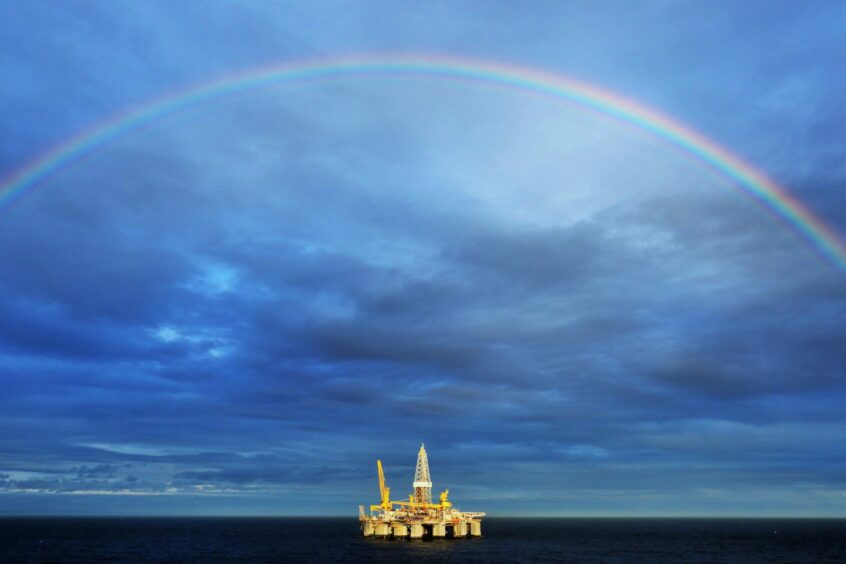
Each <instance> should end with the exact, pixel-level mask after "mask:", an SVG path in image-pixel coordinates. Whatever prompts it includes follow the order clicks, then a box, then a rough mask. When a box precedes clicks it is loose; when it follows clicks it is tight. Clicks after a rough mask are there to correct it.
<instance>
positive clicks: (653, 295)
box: [0, 0, 846, 517]
mask: <svg viewBox="0 0 846 564" xmlns="http://www.w3.org/2000/svg"><path fill="white" fill-rule="evenodd" d="M0 20H2V21H3V22H5V25H3V26H0V178H2V179H3V180H0V186H3V187H4V188H7V187H8V185H9V182H11V180H10V179H12V178H13V176H14V175H16V174H17V173H19V172H20V171H22V170H25V169H26V167H31V166H32V164H31V163H37V162H44V159H47V158H48V157H45V155H48V154H49V152H50V151H51V150H53V149H55V148H56V147H58V146H60V145H62V144H63V143H67V142H69V141H71V140H73V139H79V138H80V137H79V136H80V135H82V134H85V133H86V132H88V133H91V132H96V131H98V129H97V128H99V127H103V126H104V124H108V123H115V120H116V119H119V118H116V117H115V116H121V115H126V112H127V111H130V110H131V109H133V108H135V109H137V108H145V107H149V106H150V104H151V103H152V101H153V100H157V99H162V97H166V96H169V95H170V96H172V95H174V93H178V92H183V91H186V90H187V89H191V88H194V87H196V86H197V85H200V84H204V83H209V82H211V81H215V80H220V79H223V78H225V77H232V76H235V75H237V74H239V73H244V72H248V71H250V69H261V68H267V67H268V66H271V65H280V64H299V63H302V62H304V61H310V60H318V59H325V58H333V57H348V56H353V55H356V56H363V57H368V56H373V55H378V56H389V55H404V56H415V57H452V58H454V59H459V60H468V59H473V60H484V61H487V62H488V63H490V64H494V65H504V64H507V65H511V66H512V67H517V68H520V69H534V70H538V71H543V72H545V73H548V74H551V75H557V76H562V77H569V78H572V79H576V80H579V81H582V82H584V83H587V84H591V85H594V86H595V87H596V88H599V89H602V90H605V91H609V92H612V93H614V94H615V95H617V96H622V97H624V98H626V99H629V100H633V101H636V102H637V103H639V104H642V105H644V106H647V107H649V108H652V109H654V110H655V111H657V112H659V113H661V114H663V115H665V116H667V117H668V119H671V120H673V121H674V122H678V123H683V124H685V125H686V126H687V127H689V128H690V129H691V130H693V131H696V132H698V133H699V134H701V135H703V136H705V137H707V138H709V139H711V140H712V141H713V142H714V143H716V144H717V145H719V146H721V147H723V148H724V149H725V150H727V151H729V152H731V153H733V154H735V155H737V156H738V157H739V158H741V159H743V160H745V161H746V162H748V163H751V164H752V165H754V166H755V167H756V168H757V169H758V170H760V171H762V172H763V173H765V174H766V175H768V176H769V177H770V178H771V179H773V180H774V181H775V182H777V183H778V184H779V185H781V186H783V187H785V189H786V190H787V191H788V192H789V194H791V195H792V196H793V198H795V199H796V200H797V201H799V202H801V203H802V205H803V206H805V207H807V209H808V210H809V211H810V212H811V213H812V214H814V215H815V216H816V217H817V219H818V220H819V221H821V222H822V223H823V224H825V225H827V226H828V227H829V228H830V229H831V231H832V233H833V234H834V235H833V236H834V237H837V238H840V240H842V238H843V237H844V236H846V192H844V190H843V185H844V180H846V165H844V163H846V140H844V138H843V135H842V132H843V131H844V130H846V74H844V73H843V72H842V61H843V60H844V59H846V27H844V26H843V25H842V22H843V21H846V5H845V4H843V3H842V2H825V1H819V2H813V3H806V2H794V1H775V2H773V1H748V2H742V3H737V2H730V1H718V2H707V3H706V2H676V1H672V0H654V1H647V2H610V1H598V2H540V1H537V2H535V1H531V2H522V3H519V4H517V3H507V2H496V1H494V2H461V1H451V2H440V1H432V2H419V3H397V2H377V1H356V2H347V1H337V2H336V1H321V2H255V1H245V2H238V1H215V2H207V1H194V0H184V1H180V2H166V1H149V2H132V3H130V2H107V1H101V0H88V1H71V0H69V1H66V2H47V1H36V2H17V1H14V0H0ZM39 159H41V160H39ZM845 336H846V271H844V269H843V268H842V267H839V266H838V265H837V264H836V263H835V262H834V261H832V260H831V258H830V257H827V256H825V255H823V254H821V253H820V252H819V250H818V249H817V248H815V247H814V245H812V244H811V243H810V242H809V241H808V239H807V238H806V237H803V236H802V235H801V234H800V233H799V232H798V231H797V229H796V226H795V225H793V224H791V223H790V222H789V221H787V220H785V218H784V217H781V216H779V215H778V214H776V213H775V212H774V211H773V210H772V209H770V208H768V207H767V206H765V205H763V204H762V203H761V202H760V201H758V200H756V199H755V198H753V197H751V196H750V195H749V193H748V190H747V189H745V188H744V187H743V186H739V185H738V183H737V182H736V181H733V180H731V179H729V178H728V177H727V176H726V175H725V174H721V173H720V172H719V171H717V170H715V169H714V168H713V167H712V166H710V165H709V164H707V163H706V162H704V161H703V159H702V158H700V157H698V156H697V155H696V154H694V153H692V152H690V151H686V150H684V149H682V148H680V147H679V146H678V145H674V144H673V143H670V142H668V141H667V140H666V139H662V138H661V137H660V136H657V135H655V133H654V132H650V131H648V130H647V129H645V128H643V127H639V126H637V125H633V124H632V123H626V122H624V121H623V120H620V119H618V118H615V117H613V116H610V115H608V114H607V113H603V112H598V111H595V110H591V109H589V108H587V107H585V106H584V105H579V104H574V103H572V102H568V101H566V100H563V99H561V98H560V97H555V96H544V95H540V94H538V93H537V92H532V91H530V90H528V89H525V88H515V87H505V86H503V85H496V84H493V83H489V82H487V83H486V82H482V81H478V80H475V81H474V80H466V79H460V78H445V77H443V76H435V75H432V74H426V73H405V74H401V73H393V74H392V73H383V74H380V75H372V74H370V75H368V74H366V73H354V72H353V73H347V74H344V75H326V76H322V77H314V78H313V79H310V80H293V81H287V82H270V83H267V84H264V85H261V86H257V87H254V88H249V89H242V90H241V91H238V92H234V93H231V94H228V95H221V96H217V97H214V98H211V99H207V100H204V101H199V102H197V103H193V104H190V105H184V106H183V107H179V108H176V109H175V110H174V111H171V112H169V113H166V114H164V115H161V116H158V117H155V118H150V119H148V120H146V121H145V122H144V123H142V124H140V126H138V127H135V128H131V129H126V130H124V131H119V132H118V134H116V135H114V136H112V137H110V138H109V139H106V140H103V142H101V143H98V144H96V145H93V146H91V147H90V148H86V149H85V150H84V151H83V150H81V151H80V152H79V154H78V155H77V156H76V157H75V158H73V159H70V160H68V161H67V162H62V163H59V164H58V165H57V166H56V167H55V169H53V170H51V171H50V173H49V174H45V175H42V176H41V177H39V178H37V179H36V180H35V181H34V182H33V184H32V186H29V187H27V189H26V190H24V191H23V192H22V193H21V194H19V195H18V196H17V197H16V198H14V199H12V198H7V199H6V200H0V514H3V515H349V516H355V515H356V514H357V506H358V504H370V503H376V502H377V501H378V487H377V482H376V468H375V467H376V464H375V462H376V459H377V458H379V459H381V460H382V462H383V464H384V467H385V473H386V477H387V481H388V485H389V486H390V487H391V488H392V492H394V495H395V497H397V498H402V497H405V496H407V495H408V493H410V491H411V481H412V478H413V473H414V464H415V461H416V453H417V449H418V448H419V446H420V444H421V443H422V442H425V444H426V448H427V451H428V453H429V461H430V465H431V474H432V479H433V482H434V488H435V490H436V492H439V491H441V490H442V489H446V488H449V490H450V497H451V499H452V500H453V501H454V503H455V504H456V505H457V506H458V507H459V508H461V509H464V510H473V511H485V512H487V513H488V514H489V515H492V516H493V515H539V516H543V515H562V516H619V515H631V516H656V515H666V516H739V515H744V516H771V515H783V516H837V517H846V450H844V448H843V445H844V439H846V427H845V426H844V425H846V414H844V413H846V412H844V410H843V407H842V406H843V404H844V402H846V368H844V367H846V337H845Z"/></svg>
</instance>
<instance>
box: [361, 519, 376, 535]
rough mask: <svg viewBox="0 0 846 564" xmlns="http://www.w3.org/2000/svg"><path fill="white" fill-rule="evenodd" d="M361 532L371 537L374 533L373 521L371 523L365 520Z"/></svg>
mask: <svg viewBox="0 0 846 564" xmlns="http://www.w3.org/2000/svg"><path fill="white" fill-rule="evenodd" d="M361 532H362V533H363V534H364V536H365V537H372V536H373V533H374V531H373V523H371V522H370V521H365V522H364V526H363V527H362V529H361Z"/></svg>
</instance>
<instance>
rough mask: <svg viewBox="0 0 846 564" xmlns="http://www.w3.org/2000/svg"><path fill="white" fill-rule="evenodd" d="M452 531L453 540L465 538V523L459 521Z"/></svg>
mask: <svg viewBox="0 0 846 564" xmlns="http://www.w3.org/2000/svg"><path fill="white" fill-rule="evenodd" d="M453 531H455V533H454V534H455V538H463V537H466V536H467V523H465V522H464V521H459V522H458V523H456V524H455V527H454V528H453Z"/></svg>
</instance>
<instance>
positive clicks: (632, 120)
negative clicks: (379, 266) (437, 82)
mask: <svg viewBox="0 0 846 564" xmlns="http://www.w3.org/2000/svg"><path fill="white" fill-rule="evenodd" d="M348 75H377V76H396V75H422V76H431V77H440V78H450V79H457V80H470V81H476V82H481V83H486V84H490V85H495V86H499V87H507V88H514V89H518V90H521V91H528V92H534V93H537V94H542V95H548V96H551V97H553V98H557V99H560V100H564V101H568V102H571V103H575V104H578V105H580V106H582V107H585V108H589V109H591V110H594V111H598V112H601V113H603V114H605V115H608V116H611V117H613V118H616V119H618V120H621V121H622V122H625V123H628V124H631V125H634V126H636V127H638V128H640V129H643V130H646V131H648V132H651V133H652V134H654V135H655V136H657V137H658V138H660V139H663V140H665V141H667V142H669V143H671V144H673V145H674V146H676V147H678V148H680V149H682V150H684V151H685V152H686V153H689V154H690V155H691V156H693V157H695V158H697V159H699V160H701V161H702V162H704V163H706V164H707V165H709V166H710V167H711V168H713V169H714V170H715V171H717V172H718V173H720V174H721V175H723V176H724V177H726V178H727V179H729V180H731V181H732V183H733V184H734V185H735V186H737V187H738V188H739V189H741V190H742V191H743V192H745V193H746V194H748V195H749V196H751V197H752V198H753V199H754V200H756V201H758V202H759V203H760V204H762V205H763V206H764V207H765V208H768V209H769V210H771V211H772V212H774V213H775V214H776V216H778V217H779V218H781V219H783V220H784V221H786V222H787V223H788V224H789V225H790V226H791V227H792V228H793V229H795V230H796V231H797V232H798V233H799V235H800V236H801V237H802V238H803V239H804V240H806V241H807V242H809V243H810V244H811V245H812V247H813V248H815V249H816V250H817V251H818V252H819V253H820V254H821V255H822V256H823V257H825V258H827V259H828V260H830V261H831V262H832V263H833V264H834V265H835V267H837V268H838V269H840V270H841V271H843V272H844V273H846V243H844V241H843V239H842V238H841V237H840V236H839V235H838V234H837V233H836V232H835V231H833V230H832V229H831V228H830V227H828V226H827V225H825V223H823V221H822V220H820V219H819V218H818V217H816V216H815V215H814V214H813V213H811V211H810V210H808V209H807V208H806V207H805V206H804V205H803V204H802V203H801V202H799V201H798V200H797V199H796V198H794V197H793V196H791V195H790V194H789V193H788V191H787V190H786V189H784V188H783V187H780V186H779V185H778V184H776V183H775V182H774V181H773V180H771V179H769V178H767V176H765V175H764V174H763V173H762V172H760V171H758V170H757V169H755V168H754V167H753V166H752V165H750V164H749V163H747V162H745V161H744V160H742V159H741V158H740V157H738V156H736V155H734V154H732V153H731V152H730V151H728V150H727V149H725V148H723V147H721V146H720V145H718V144H717V143H715V142H714V141H711V140H710V139H708V138H707V137H705V136H704V135H702V134H700V133H698V132H697V131H695V130H693V129H691V128H690V127H688V126H686V125H684V124H683V123H680V122H678V121H675V120H673V119H670V118H669V117H667V116H665V115H662V114H661V113H659V112H657V111H655V110H654V109H651V108H649V107H647V106H644V105H641V104H639V103H637V102H635V101H633V100H630V99H628V98H625V97H623V96H620V95H619V94H615V93H613V92H610V91H608V90H604V89H602V88H600V87H598V86H596V85H592V84H589V83H586V82H582V81H579V80H575V79H573V78H568V77H565V76H561V75H557V74H552V73H549V72H545V71H540V70H536V69H530V68H525V67H518V66H513V65H508V64H502V63H495V62H490V61H479V60H472V59H465V58H453V57H443V56H402V55H390V56H384V55H365V56H354V57H343V58H331V59H317V60H308V61H301V62H294V63H283V64H280V65H274V66H268V67H261V68H258V69H251V70H248V71H246V72H242V73H238V74H234V75H230V76H226V77H224V78H219V79H216V80H213V81H211V82H206V83H203V84H200V85H196V86H192V87H190V88H187V89H184V90H180V91H177V92H175V93H170V94H168V95H165V96H163V97H160V98H156V99H154V100H152V101H148V102H145V103H143V104H141V105H139V106H136V107H132V108H129V109H128V110H126V111H124V112H121V113H119V114H117V115H115V116H113V117H111V118H110V119H108V120H106V121H104V122H102V123H100V124H98V125H96V126H94V127H93V128H91V129H89V130H87V131H84V132H82V133H80V134H78V135H76V136H75V137H72V138H70V139H68V140H66V141H64V142H63V143H61V144H59V145H57V146H55V147H53V148H52V149H50V150H49V151H47V152H46V153H44V154H42V155H41V156H39V157H38V158H36V159H35V160H33V161H31V162H30V163H28V164H27V165H25V166H23V167H22V168H20V169H19V170H17V171H16V172H13V173H12V174H11V175H10V176H9V177H7V178H5V179H4V180H3V181H2V182H0V208H2V207H3V206H6V205H8V204H9V203H10V202H12V201H13V200H15V199H17V198H19V197H20V196H22V195H23V194H25V193H26V192H28V191H30V190H32V189H33V188H35V187H36V186H37V185H39V184H40V183H41V182H42V181H43V180H44V179H45V178H46V177H48V176H49V175H51V174H52V173H54V172H56V171H57V170H59V169H61V168H63V167H65V166H67V165H68V164H69V163H71V162H73V161H74V160H75V159H77V158H79V157H81V156H83V155H85V154H88V153H90V152H91V151H94V150H95V149H97V148H98V147H101V146H103V145H105V144H107V143H109V142H110V141H112V140H113V139H115V138H117V137H119V136H121V135H124V134H126V133H127V132H130V131H132V130H134V129H137V128H139V127H141V126H143V125H145V124H147V123H149V122H150V121H152V120H156V119H158V118H161V117H164V116H166V115H169V114H172V113H174V112H177V111H179V110H182V109H185V108H187V107H190V106H194V105H196V104H201V103H203V102H207V101H210V100H214V99H217V98H221V97H224V96H228V95H232V94H236V93H239V92H243V91H246V90H250V89H254V88H258V87H261V86H265V85H271V84H281V83H288V82H294V81H303V80H309V79H320V78H324V77H335V78H337V77H343V76H348Z"/></svg>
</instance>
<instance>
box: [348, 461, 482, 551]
mask: <svg viewBox="0 0 846 564" xmlns="http://www.w3.org/2000/svg"><path fill="white" fill-rule="evenodd" d="M376 469H377V471H378V474H379V494H380V495H381V500H382V501H381V503H378V504H376V505H371V506H370V512H369V513H367V512H365V510H364V506H363V505H359V506H358V518H359V521H361V532H362V534H363V535H364V536H365V537H381V538H394V539H436V538H466V537H468V536H471V537H480V536H482V517H484V516H485V514H484V513H479V512H466V511H459V510H458V508H457V507H453V505H452V502H450V501H449V499H448V498H449V490H444V491H443V492H442V493H441V495H440V503H433V502H432V478H431V476H430V475H429V459H428V456H427V455H426V448H425V446H423V445H420V451H419V452H418V453H417V468H416V469H415V471H414V483H413V484H412V487H413V489H414V493H412V494H411V495H410V496H409V497H408V501H393V500H391V489H390V488H389V487H388V486H387V485H386V484H385V473H384V472H383V471H382V461H381V460H377V461H376Z"/></svg>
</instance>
